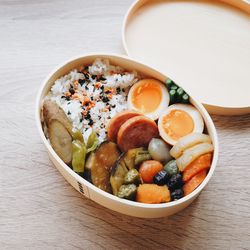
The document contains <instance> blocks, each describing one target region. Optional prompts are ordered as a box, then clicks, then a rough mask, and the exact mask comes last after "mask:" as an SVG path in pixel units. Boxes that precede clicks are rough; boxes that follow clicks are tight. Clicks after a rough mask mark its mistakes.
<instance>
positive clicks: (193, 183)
mask: <svg viewBox="0 0 250 250" xmlns="http://www.w3.org/2000/svg"><path fill="white" fill-rule="evenodd" d="M206 176H207V169H204V170H202V171H200V172H199V173H198V174H196V175H195V176H194V177H193V178H192V179H190V180H189V181H188V182H187V183H186V184H185V185H184V186H183V191H184V196H186V195H188V194H190V193H192V192H193V191H194V190H195V189H196V188H197V187H198V186H199V185H200V184H201V183H202V182H203V180H204V179H205V178H206Z"/></svg>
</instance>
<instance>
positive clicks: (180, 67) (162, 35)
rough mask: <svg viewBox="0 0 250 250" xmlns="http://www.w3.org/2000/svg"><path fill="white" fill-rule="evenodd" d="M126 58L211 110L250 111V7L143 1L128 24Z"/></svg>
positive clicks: (237, 1)
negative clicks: (157, 73)
mask: <svg viewBox="0 0 250 250" xmlns="http://www.w3.org/2000/svg"><path fill="white" fill-rule="evenodd" d="M123 45H124V48H125V50H126V52H127V54H128V55H129V56H131V57H133V58H136V59H138V60H140V61H142V62H144V63H147V64H149V65H151V66H153V67H155V68H157V69H158V70H160V71H161V72H163V73H165V74H166V75H167V76H168V77H170V78H171V79H172V80H174V81H175V82H176V83H177V84H178V83H179V84H180V85H181V86H183V87H184V88H185V90H186V91H187V92H188V93H190V95H191V96H193V97H194V98H196V99H198V100H199V101H200V102H202V103H203V104H204V105H205V106H206V108H207V109H208V111H209V112H211V113H216V114H224V115H237V114H244V113H250V4H249V3H248V2H246V1H243V0H224V1H185V0H182V1H181V0H177V1H170V0H153V1H152V0H150V1H149V0H139V1H136V2H135V3H134V4H133V5H132V6H131V8H130V9H129V11H128V13H127V15H126V17H125V20H124V25H123Z"/></svg>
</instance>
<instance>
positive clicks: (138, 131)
mask: <svg viewBox="0 0 250 250" xmlns="http://www.w3.org/2000/svg"><path fill="white" fill-rule="evenodd" d="M157 137H159V131H158V128H157V125H156V123H155V122H154V121H153V120H151V119H149V118H147V117H145V116H142V115H140V116H135V117H133V118H130V119H129V120H127V121H126V122H125V123H123V124H122V125H121V127H120V129H119V131H118V135H117V144H118V146H119V148H120V149H121V150H122V151H123V152H127V151H128V150H129V149H131V148H138V147H147V146H148V144H149V142H150V140H151V139H152V138H157Z"/></svg>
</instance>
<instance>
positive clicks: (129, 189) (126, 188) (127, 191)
mask: <svg viewBox="0 0 250 250" xmlns="http://www.w3.org/2000/svg"><path fill="white" fill-rule="evenodd" d="M136 191H137V188H136V185H135V184H128V185H121V186H120V188H119V191H118V194H117V196H118V197H120V198H123V199H127V200H135V197H136Z"/></svg>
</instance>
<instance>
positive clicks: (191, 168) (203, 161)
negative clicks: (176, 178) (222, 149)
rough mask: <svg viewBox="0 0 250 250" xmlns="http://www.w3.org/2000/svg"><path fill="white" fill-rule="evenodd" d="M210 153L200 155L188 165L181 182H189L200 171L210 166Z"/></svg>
mask: <svg viewBox="0 0 250 250" xmlns="http://www.w3.org/2000/svg"><path fill="white" fill-rule="evenodd" d="M211 162H212V153H208V154H204V155H201V156H200V157H199V158H198V159H196V160H195V161H193V162H192V163H191V164H189V165H188V166H187V167H186V168H185V170H184V172H183V181H184V182H187V181H189V180H190V179H191V178H192V177H193V176H195V175H196V174H197V173H199V172H200V171H202V170H204V169H207V168H209V167H210V166H211Z"/></svg>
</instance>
